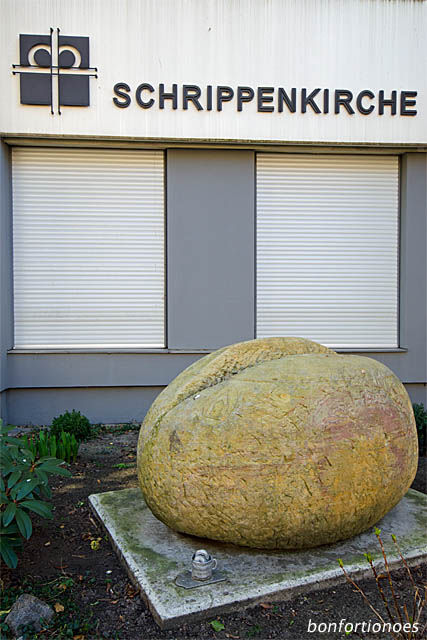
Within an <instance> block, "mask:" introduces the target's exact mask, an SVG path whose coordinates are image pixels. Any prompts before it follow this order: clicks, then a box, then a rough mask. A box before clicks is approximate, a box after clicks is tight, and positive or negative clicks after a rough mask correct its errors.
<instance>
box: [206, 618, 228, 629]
mask: <svg viewBox="0 0 427 640" xmlns="http://www.w3.org/2000/svg"><path fill="white" fill-rule="evenodd" d="M209 624H210V625H211V627H212V629H213V630H214V631H222V630H223V629H225V626H224V625H223V624H222V622H220V621H219V620H211V622H210V623H209Z"/></svg>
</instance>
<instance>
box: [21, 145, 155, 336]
mask: <svg viewBox="0 0 427 640" xmlns="http://www.w3.org/2000/svg"><path fill="white" fill-rule="evenodd" d="M12 157H13V162H12V167H13V245H14V316H15V347H17V348H67V347H71V348H73V347H74V348H79V347H80V348H81V347H91V348H103V347H113V348H114V347H125V348H129V347H130V348H132V347H140V348H154V347H155V348H157V347H163V346H164V345H165V338H164V187H163V174H164V169H163V164H164V163H163V153H162V152H157V151H133V150H132V151H127V150H126V151H125V150H111V149H109V150H104V149H67V148H34V147H16V148H14V149H13V156H12Z"/></svg>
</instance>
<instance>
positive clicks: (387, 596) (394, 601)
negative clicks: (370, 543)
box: [338, 527, 427, 640]
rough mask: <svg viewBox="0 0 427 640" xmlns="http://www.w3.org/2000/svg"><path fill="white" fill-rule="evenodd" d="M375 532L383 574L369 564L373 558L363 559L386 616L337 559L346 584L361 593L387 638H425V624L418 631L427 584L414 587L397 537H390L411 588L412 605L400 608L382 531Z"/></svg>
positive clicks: (369, 556)
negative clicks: (369, 568) (386, 633)
mask: <svg viewBox="0 0 427 640" xmlns="http://www.w3.org/2000/svg"><path fill="white" fill-rule="evenodd" d="M374 531H375V535H376V537H377V540H378V543H379V545H380V548H381V553H382V556H383V560H384V570H385V573H378V570H377V568H376V567H375V565H374V563H373V561H372V556H371V554H370V553H365V554H364V556H365V558H366V560H367V561H368V563H369V566H370V567H371V571H372V573H373V576H374V578H375V582H376V584H377V588H378V592H379V594H380V596H381V600H382V602H383V605H384V609H385V611H386V615H385V614H383V615H381V613H380V612H379V611H378V609H376V608H375V607H374V606H373V604H372V603H371V601H370V600H369V598H368V596H367V595H366V593H365V592H364V591H363V589H362V588H361V587H359V585H358V584H356V582H355V581H354V580H353V579H352V578H351V577H350V576H349V574H348V573H347V571H346V570H345V568H344V563H343V561H342V560H341V559H340V560H338V563H339V565H340V567H341V569H342V571H343V573H344V575H345V577H346V580H347V582H349V583H350V584H351V585H352V586H353V587H354V588H355V589H356V591H357V592H358V593H360V595H361V596H362V598H363V599H364V601H365V602H366V604H367V605H368V607H369V608H370V609H371V611H372V612H373V613H374V615H375V616H376V618H377V619H378V620H379V622H380V623H381V625H382V628H383V630H386V629H388V631H389V633H390V636H391V637H392V638H393V640H399V639H402V640H411V639H412V638H415V636H416V637H420V638H423V637H424V633H423V632H424V631H425V630H426V627H427V625H425V626H424V627H423V629H420V619H421V614H422V612H423V609H424V606H425V604H426V601H427V585H423V586H422V587H421V586H419V585H417V583H416V582H415V580H414V577H413V575H412V572H411V570H410V568H409V565H408V563H407V562H406V560H405V558H404V557H403V555H402V552H401V550H400V547H399V544H398V542H397V538H396V536H395V535H393V534H392V536H391V538H392V540H393V542H394V545H395V547H396V549H397V552H398V554H399V556H400V559H401V561H402V563H403V566H404V567H405V569H406V572H407V575H408V577H409V580H410V582H411V584H412V587H413V597H412V602H411V603H410V604H409V607H408V606H407V605H406V604H403V605H402V604H401V603H399V597H398V596H397V595H396V592H395V588H394V584H393V578H392V575H391V571H390V567H389V564H388V559H387V554H386V551H385V548H384V543H383V541H382V538H381V529H377V527H375V529H374ZM382 580H384V582H385V583H386V584H388V590H387V591H386V589H385V587H384V586H383V585H382ZM385 618H388V620H389V622H386V620H385Z"/></svg>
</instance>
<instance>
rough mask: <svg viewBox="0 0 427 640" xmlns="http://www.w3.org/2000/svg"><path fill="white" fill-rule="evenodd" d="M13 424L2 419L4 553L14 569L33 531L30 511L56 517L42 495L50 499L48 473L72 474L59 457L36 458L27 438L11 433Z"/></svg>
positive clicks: (0, 545) (0, 544) (0, 524)
mask: <svg viewBox="0 0 427 640" xmlns="http://www.w3.org/2000/svg"><path fill="white" fill-rule="evenodd" d="M11 429H12V427H11V426H3V423H2V421H1V420H0V468H1V473H0V553H1V557H2V558H3V560H4V562H5V563H6V564H7V565H8V566H9V567H11V568H14V567H16V565H17V564H18V556H17V555H16V550H17V549H19V548H21V547H22V543H23V541H24V540H28V539H29V538H30V536H31V534H32V531H33V526H32V522H31V518H30V513H36V514H37V515H39V516H41V517H42V518H52V507H51V505H50V504H48V503H47V502H45V501H44V500H42V499H41V498H43V497H45V498H50V497H51V490H50V487H49V479H48V476H49V475H51V474H55V475H61V476H67V477H69V476H70V475H71V474H70V472H69V471H68V470H67V469H63V468H62V467H61V466H60V465H61V464H62V463H63V460H59V459H58V458H55V457H50V456H43V457H41V458H38V459H37V457H36V455H35V453H34V452H33V451H31V450H30V449H28V448H26V447H25V446H24V443H23V440H22V439H20V438H13V437H11V436H9V435H8V433H9V431H10V430H11Z"/></svg>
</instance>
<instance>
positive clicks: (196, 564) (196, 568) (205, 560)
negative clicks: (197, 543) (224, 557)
mask: <svg viewBox="0 0 427 640" xmlns="http://www.w3.org/2000/svg"><path fill="white" fill-rule="evenodd" d="M216 566H217V561H216V560H215V558H212V556H211V555H210V554H209V553H208V552H207V551H205V549H199V550H198V551H196V552H195V553H194V554H193V557H192V562H191V577H192V579H193V580H210V579H211V578H212V572H213V570H214V569H216Z"/></svg>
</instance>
